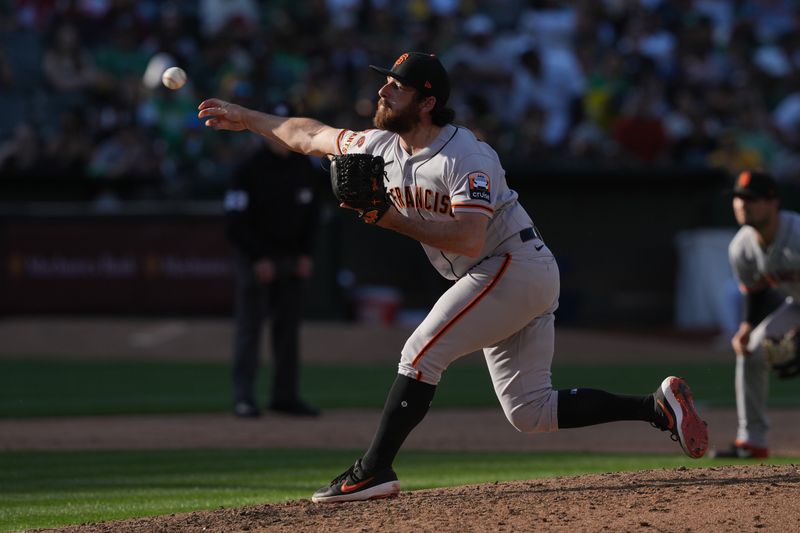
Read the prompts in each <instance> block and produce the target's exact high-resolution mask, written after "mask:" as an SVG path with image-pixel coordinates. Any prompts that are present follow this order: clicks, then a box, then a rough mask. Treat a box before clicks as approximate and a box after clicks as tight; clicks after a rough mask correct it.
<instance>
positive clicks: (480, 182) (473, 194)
mask: <svg viewBox="0 0 800 533" xmlns="http://www.w3.org/2000/svg"><path fill="white" fill-rule="evenodd" d="M467 179H468V180H469V197H470V198H472V199H473V200H483V201H484V202H488V203H492V195H491V190H492V187H491V183H490V181H489V176H487V175H486V174H484V173H483V172H473V173H472V174H470V175H469V176H467Z"/></svg>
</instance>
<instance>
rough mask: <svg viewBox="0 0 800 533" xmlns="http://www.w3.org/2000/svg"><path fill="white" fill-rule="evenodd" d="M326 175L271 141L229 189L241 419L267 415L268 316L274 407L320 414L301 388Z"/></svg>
mask: <svg viewBox="0 0 800 533" xmlns="http://www.w3.org/2000/svg"><path fill="white" fill-rule="evenodd" d="M272 112H273V113H275V114H284V115H285V116H288V115H289V113H290V109H289V108H288V106H286V105H284V104H281V105H279V106H276V108H275V109H273V110H272ZM319 172H321V170H315V165H314V164H313V163H312V160H311V159H309V158H308V157H306V156H303V155H300V154H297V153H294V152H290V151H289V150H287V149H286V148H284V147H283V146H280V145H278V144H275V143H271V142H268V143H266V144H265V145H264V146H263V148H261V149H260V150H259V151H258V152H256V153H255V154H254V155H253V157H251V158H250V159H249V160H247V161H246V162H245V163H244V164H243V165H242V166H241V167H240V168H239V169H238V171H237V172H236V173H235V174H234V177H233V180H232V183H231V185H230V187H229V188H228V190H227V192H226V194H225V213H226V221H227V235H228V238H229V239H230V241H231V242H232V243H233V245H234V247H235V248H236V268H237V278H238V279H237V287H236V310H235V316H236V328H235V329H236V337H235V342H234V347H233V350H234V351H233V372H232V378H233V401H234V414H235V415H236V416H238V417H257V416H259V415H260V410H259V408H258V404H257V403H256V397H255V384H256V376H257V373H258V368H259V348H260V341H261V329H262V324H263V321H264V319H265V318H266V317H267V316H270V318H271V322H272V328H271V332H272V356H273V360H274V368H273V370H274V372H273V379H272V388H271V391H270V398H271V400H270V402H269V403H268V404H267V408H268V409H270V410H273V411H276V412H281V413H286V414H291V415H298V416H317V415H318V414H319V410H318V409H317V408H315V407H313V406H311V405H308V404H307V403H305V402H304V401H303V400H302V399H300V396H299V391H298V384H299V359H298V351H299V329H300V321H301V316H302V304H303V298H302V296H303V294H302V292H303V285H304V281H305V280H306V279H307V278H308V277H309V276H310V275H311V272H312V266H313V265H312V252H313V246H314V236H315V233H316V230H317V225H318V213H319V205H318V199H317V196H318V195H317V186H318V185H317V184H318V183H320V181H321V180H320V175H319Z"/></svg>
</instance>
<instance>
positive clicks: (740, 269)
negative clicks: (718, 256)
mask: <svg viewBox="0 0 800 533" xmlns="http://www.w3.org/2000/svg"><path fill="white" fill-rule="evenodd" d="M744 240H745V239H744V235H742V234H737V235H736V237H734V239H733V241H731V244H730V246H728V258H729V259H730V264H731V270H733V275H734V276H735V277H736V280H737V281H738V283H739V291H740V292H742V293H743V294H747V293H751V292H758V291H761V290H763V289H765V288H766V287H767V286H768V285H769V283H768V282H767V280H766V279H765V278H764V276H762V275H761V273H760V272H759V270H758V265H757V264H756V261H755V259H754V258H752V257H748V254H747V251H746V249H745V243H744Z"/></svg>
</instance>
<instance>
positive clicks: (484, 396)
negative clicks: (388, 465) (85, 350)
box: [0, 359, 800, 418]
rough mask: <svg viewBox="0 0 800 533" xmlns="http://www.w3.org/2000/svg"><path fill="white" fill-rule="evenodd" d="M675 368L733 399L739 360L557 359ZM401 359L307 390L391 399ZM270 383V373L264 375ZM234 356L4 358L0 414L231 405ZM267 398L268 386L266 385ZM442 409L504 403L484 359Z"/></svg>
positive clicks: (469, 365)
mask: <svg viewBox="0 0 800 533" xmlns="http://www.w3.org/2000/svg"><path fill="white" fill-rule="evenodd" d="M669 374H677V375H681V376H684V377H685V378H687V379H688V380H689V383H690V384H691V386H692V389H693V391H694V394H695V399H696V401H697V403H698V404H699V405H701V406H717V407H723V406H724V407H732V406H733V401H734V394H733V364H732V363H731V364H725V363H699V364H686V363H683V364H674V365H667V364H652V365H644V364H643V365H618V364H608V365H557V366H555V367H554V369H553V384H554V386H555V387H556V388H568V387H574V386H581V387H595V388H603V389H606V390H609V391H612V392H619V393H623V394H644V393H649V392H651V391H652V390H654V389H655V387H656V385H657V384H658V383H659V382H660V381H661V379H662V378H663V377H664V376H666V375H669ZM395 375H396V367H395V366H394V365H306V366H305V367H304V368H303V374H302V384H301V389H302V391H303V395H304V396H305V397H306V398H308V400H309V401H311V402H312V403H314V404H317V405H319V406H321V407H324V408H326V409H335V408H347V407H374V408H380V407H382V406H383V401H384V398H385V395H386V392H387V391H388V389H389V387H390V386H391V384H392V381H393V380H394V377H395ZM263 381H264V382H267V381H268V380H267V379H264V380H263ZM795 385H796V382H795V381H791V380H789V381H780V380H773V382H772V390H771V392H770V405H771V406H772V407H797V406H800V396H798V395H797V394H796V386H795ZM229 390H230V385H229V368H228V366H227V365H226V364H224V363H205V362H158V361H156V362H153V361H147V362H132V361H67V360H44V361H40V360H34V361H28V360H17V359H10V360H9V359H6V360H0V417H3V418H9V417H14V418H17V417H39V416H75V415H93V414H131V413H191V412H195V413H196V412H215V411H224V410H227V409H228V408H229V402H230V400H229V396H230V393H229ZM261 397H262V398H266V389H264V390H263V391H262V395H261ZM435 405H436V406H437V407H442V408H445V407H465V408H466V407H494V406H496V405H497V399H496V398H495V396H494V391H493V389H492V385H491V382H490V380H489V375H488V372H487V370H486V368H485V366H484V365H483V364H475V363H474V362H457V363H456V364H454V365H453V366H451V368H450V369H449V370H448V371H447V372H446V373H445V376H444V378H443V380H442V383H441V386H440V387H439V389H438V390H437V393H436V400H435Z"/></svg>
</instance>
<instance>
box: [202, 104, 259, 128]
mask: <svg viewBox="0 0 800 533" xmlns="http://www.w3.org/2000/svg"><path fill="white" fill-rule="evenodd" d="M197 109H199V110H200V112H198V113H197V118H201V119H203V118H204V119H206V121H205V125H206V126H208V127H210V128H214V129H217V130H229V131H242V130H246V129H247V123H246V117H247V113H248V111H249V110H248V109H247V108H245V107H242V106H240V105H236V104H232V103H230V102H226V101H225V100H219V99H218V98H209V99H208V100H204V101H203V102H201V103H200V105H199V106H197Z"/></svg>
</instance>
